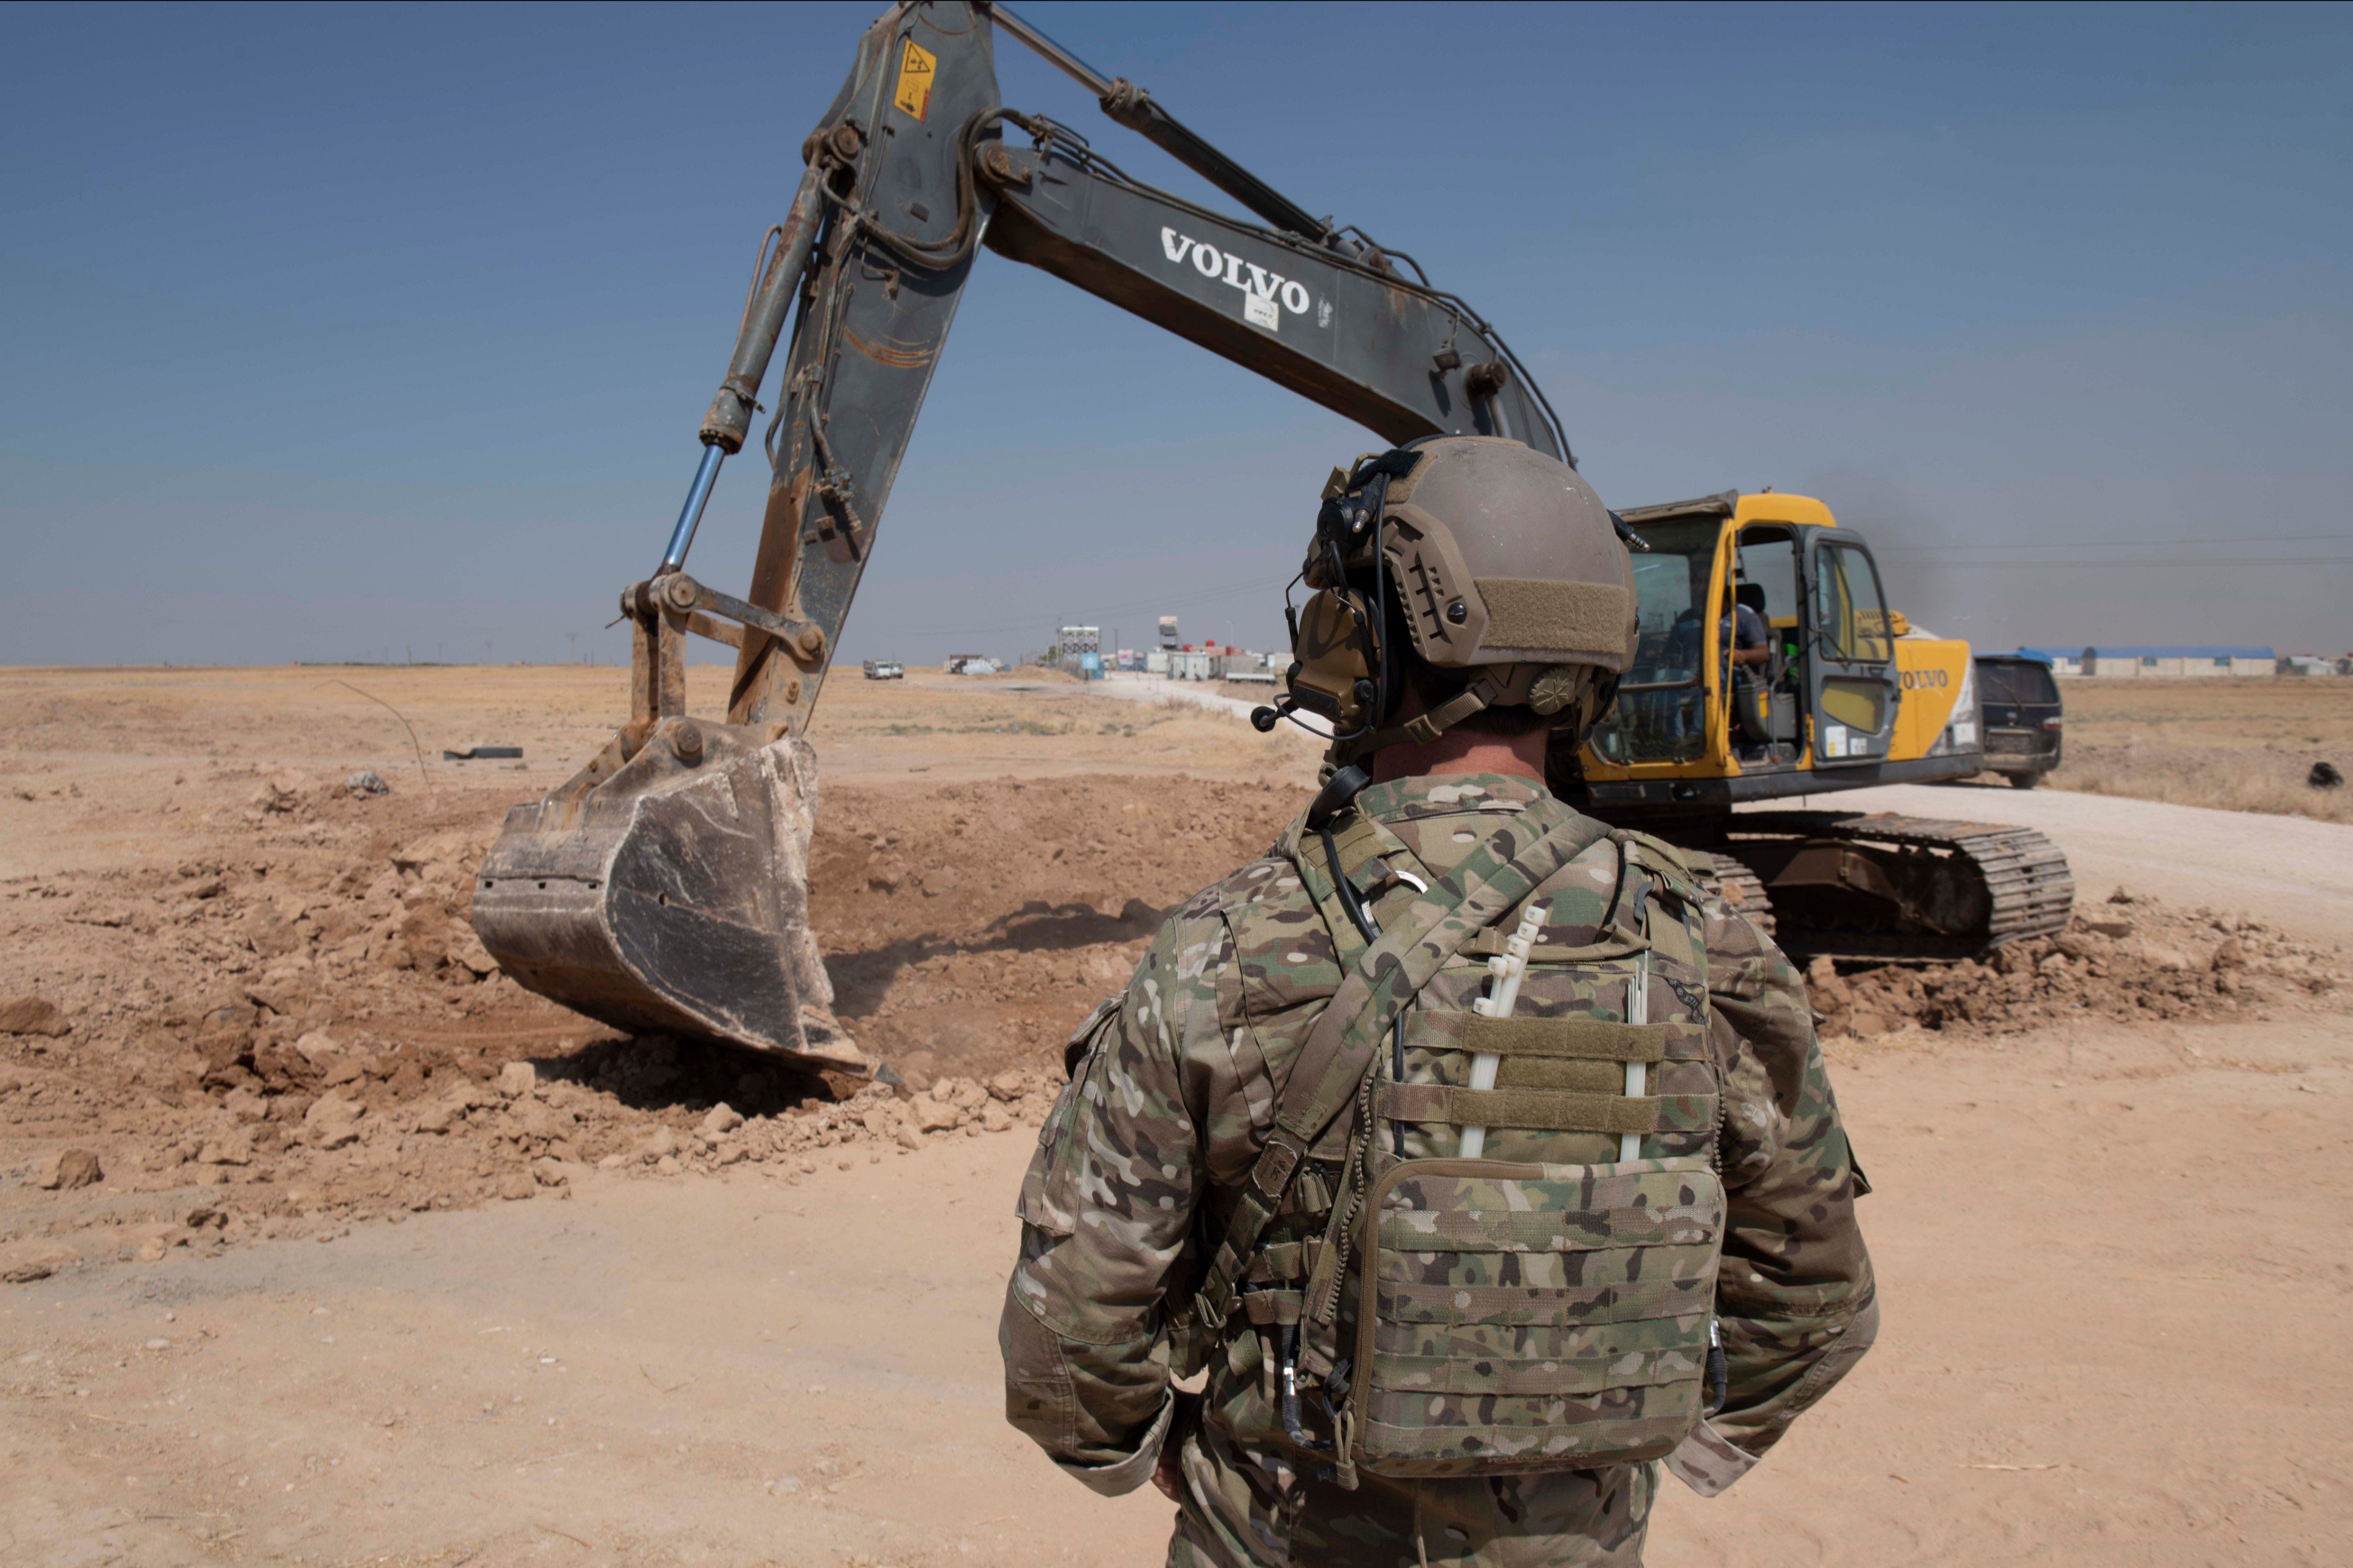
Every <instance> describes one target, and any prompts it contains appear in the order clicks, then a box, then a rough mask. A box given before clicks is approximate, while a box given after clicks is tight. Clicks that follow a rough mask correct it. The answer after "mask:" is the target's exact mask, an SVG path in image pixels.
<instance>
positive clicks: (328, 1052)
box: [294, 1029, 343, 1068]
mask: <svg viewBox="0 0 2353 1568" xmlns="http://www.w3.org/2000/svg"><path fill="white" fill-rule="evenodd" d="M294 1050H295V1053H296V1054H297V1055H299V1056H300V1057H301V1058H302V1059H303V1060H304V1061H306V1062H309V1063H310V1064H311V1066H312V1067H313V1068H325V1067H326V1066H327V1065H328V1064H329V1063H331V1062H332V1061H333V1060H334V1059H335V1058H338V1057H340V1056H342V1055H343V1047H342V1046H340V1045H337V1044H336V1043H335V1037H334V1036H332V1035H331V1034H329V1033H327V1031H326V1030H324V1029H313V1030H311V1032H310V1033H309V1034H307V1035H304V1036H303V1037H301V1039H299V1040H296V1041H295V1042H294Z"/></svg>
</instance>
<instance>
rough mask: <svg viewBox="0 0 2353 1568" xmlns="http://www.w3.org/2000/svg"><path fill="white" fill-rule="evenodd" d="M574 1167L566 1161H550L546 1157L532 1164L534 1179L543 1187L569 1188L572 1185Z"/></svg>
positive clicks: (543, 1156)
mask: <svg viewBox="0 0 2353 1568" xmlns="http://www.w3.org/2000/svg"><path fill="white" fill-rule="evenodd" d="M572 1172H573V1166H572V1165H571V1164H570V1163H568V1162H566V1161H563V1160H553V1159H549V1158H548V1157H546V1156H545V1155H542V1156H541V1157H540V1158H538V1159H536V1160H533V1162H532V1163H531V1174H532V1179H533V1181H535V1182H537V1183H538V1184H540V1185H541V1186H543V1187H568V1186H570V1185H571V1184H572Z"/></svg>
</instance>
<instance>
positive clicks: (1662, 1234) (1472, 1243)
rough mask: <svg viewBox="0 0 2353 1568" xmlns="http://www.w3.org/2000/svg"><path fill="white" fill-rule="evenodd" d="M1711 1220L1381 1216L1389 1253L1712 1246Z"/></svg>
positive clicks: (1616, 1214)
mask: <svg viewBox="0 0 2353 1568" xmlns="http://www.w3.org/2000/svg"><path fill="white" fill-rule="evenodd" d="M1709 1220H1710V1216H1709V1215H1706V1214H1704V1213H1703V1212H1701V1211H1700V1210H1697V1209H1694V1208H1654V1207H1651V1206H1648V1205H1645V1206H1643V1207H1640V1208H1622V1209H1587V1210H1582V1211H1579V1210H1571V1211H1569V1212H1567V1213H1565V1214H1564V1213H1559V1212H1554V1213H1550V1214H1547V1213H1545V1212H1543V1211H1542V1210H1537V1211H1535V1212H1530V1211H1527V1210H1524V1209H1519V1210H1514V1209H1439V1210H1436V1211H1434V1212H1417V1211H1399V1210H1397V1209H1390V1210H1388V1211H1387V1212H1385V1213H1384V1214H1383V1215H1381V1248H1382V1250H1383V1251H1384V1252H1392V1251H1393V1252H1399V1253H1410V1254H1415V1255H1428V1254H1433V1253H1440V1252H1601V1251H1605V1250H1608V1249H1609V1248H1612V1247H1625V1248H1629V1249H1630V1248H1634V1247H1706V1246H1709V1245H1711V1244H1712V1243H1713V1242H1714V1241H1715V1227H1714V1226H1712V1225H1711V1224H1710V1223H1709Z"/></svg>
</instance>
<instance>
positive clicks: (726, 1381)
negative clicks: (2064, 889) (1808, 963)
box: [0, 1022, 2353, 1568]
mask: <svg viewBox="0 0 2353 1568" xmlns="http://www.w3.org/2000/svg"><path fill="white" fill-rule="evenodd" d="M1835 1070H1836V1072H1837V1075H1838V1082H1839V1085H1840V1091H1841V1098H1842V1100H1843V1101H1844V1102H1845V1105H1846V1108H1847V1112H1848V1115H1849V1117H1850V1119H1851V1121H1852V1127H1853V1130H1854V1131H1853V1135H1854V1138H1855V1141H1856V1144H1857V1147H1858V1149H1859V1151H1860V1152H1862V1157H1863V1158H1864V1160H1865V1162H1866V1163H1867V1164H1868V1166H1869V1168H1870V1170H1871V1172H1872V1174H1873V1179H1874V1180H1875V1181H1876V1182H1877V1184H1878V1186H1879V1191H1878V1192H1877V1194H1874V1195H1873V1197H1871V1198H1870V1199H1868V1200H1866V1201H1865V1204H1864V1215H1865V1220H1866V1224H1867V1225H1868V1227H1869V1235H1870V1237H1871V1240H1872V1245H1873V1251H1874V1253H1875V1254H1876V1256H1877V1258H1878V1261H1879V1265H1880V1268H1881V1270H1882V1276H1883V1290H1884V1292H1885V1307H1886V1330H1885V1332H1884V1335H1883V1339H1882V1341H1881V1343H1880V1346H1879V1348H1878V1350H1877V1351H1876V1352H1873V1355H1872V1357H1871V1358H1870V1359H1869V1360H1868V1361H1867V1362H1865V1363H1864V1364H1863V1366H1862V1369H1861V1370H1860V1371H1859V1372H1858V1373H1856V1374H1855V1375H1854V1377H1853V1378H1852V1380H1851V1381H1850V1382H1849V1383H1848V1384H1846V1385H1845V1386H1844V1387H1842V1388H1841V1390H1840V1391H1839V1392H1838V1393H1837V1394H1835V1395H1834V1396H1833V1397H1832V1398H1831V1400H1830V1401H1829V1402H1828V1403H1827V1405H1824V1406H1823V1407H1822V1409H1821V1410H1820V1412H1819V1413H1817V1415H1814V1416H1813V1417H1811V1418H1810V1420H1809V1421H1808V1422H1807V1423H1805V1424H1804V1425H1802V1426H1800V1427H1799V1429H1798V1430H1797V1431H1796V1433H1795V1434H1793V1436H1791V1437H1790V1438H1789V1439H1788V1442H1787V1443H1785V1444H1784V1445H1783V1446H1782V1447H1781V1448H1780V1449H1779V1450H1778V1452H1777V1453H1776V1454H1775V1455H1774V1456H1773V1458H1772V1459H1771V1461H1770V1462H1769V1463H1768V1464H1767V1465H1766V1466H1765V1467H1764V1468H1761V1469H1760V1470H1759V1471H1758V1472H1757V1474H1756V1475H1754V1476H1753V1477H1751V1478H1750V1479H1748V1480H1746V1482H1744V1483H1743V1484H1742V1485H1741V1486H1740V1487H1739V1488H1738V1489H1736V1490H1735V1491H1734V1492H1732V1493H1731V1494H1730V1495H1728V1496H1727V1497H1725V1498H1724V1499H1722V1500H1718V1501H1716V1502H1714V1503H1702V1502H1700V1501H1699V1500H1697V1499H1694V1498H1693V1497H1691V1496H1690V1495H1689V1494H1687V1493H1685V1492H1683V1490H1682V1489H1680V1488H1677V1487H1673V1486H1672V1485H1671V1486H1669V1487H1668V1488H1667V1489H1666V1490H1665V1493H1664V1494H1663V1498H1662V1505H1661V1510H1660V1516H1659V1521H1658V1524H1657V1527H1656V1530H1655V1532H1654V1536H1653V1542H1654V1544H1653V1546H1652V1549H1651V1554H1650V1557H1649V1561H1650V1562H1651V1563H1653V1564H1654V1565H1657V1568H1682V1565H1684V1564H1692V1565H1697V1564H1702V1563H1722V1564H1750V1563H1753V1564H1757V1565H1760V1568H1763V1565H1768V1564H1769V1565H1774V1568H1779V1565H1783V1564H1788V1563H1855V1564H1869V1565H1873V1568H1879V1565H1884V1564H1892V1563H2052V1564H2059V1563H2064V1564H2069V1565H2071V1568H2098V1565H2105V1564H2117V1565H2123V1564H2127V1563H2129V1564H2134V1565H2143V1564H2183V1565H2188V1564H2193V1563H2196V1564H2202V1563H2341V1562H2345V1561H2347V1560H2348V1553H2353V1500H2349V1499H2348V1476H2349V1475H2353V1407H2348V1405H2347V1404H2346V1402H2345V1401H2344V1400H2343V1399H2342V1397H2341V1396H2340V1395H2341V1391H2342V1389H2343V1388H2344V1387H2345V1386H2346V1384H2347V1382H2348V1377H2353V1346H2348V1342H2347V1341H2346V1338H2345V1336H2344V1335H2343V1334H2342V1333H2341V1332H2340V1331H2339V1330H2340V1329H2341V1326H2342V1322H2343V1319H2344V1314H2345V1310H2346V1298H2347V1293H2348V1286H2349V1285H2353V1279H2348V1263H2347V1258H2346V1253H2345V1249H2344V1245H2343V1237H2344V1236H2345V1234H2346V1230H2347V1226H2348V1224H2353V1163H2349V1162H2348V1158H2347V1154H2346V1149H2347V1139H2346V1135H2347V1132H2348V1120H2353V1119H2349V1118H2348V1106H2353V1050H2348V1036H2347V1032H2346V1030H2345V1029H2344V1027H2343V1026H2342V1023H2341V1022H2336V1023H2330V1024H2327V1025H2325V1026H2324V1025H2316V1024H2309V1023H2307V1024H2302V1025H2298V1026H2294V1027H2290V1028H2285V1029H2281V1028H2272V1027H2254V1026H2231V1027H2226V1028H2211V1027H2210V1028H2196V1027H2164V1028H2160V1029H2158V1030H2156V1031H2148V1030H2131V1031H2126V1030H2102V1029H2087V1030H2084V1031H2081V1032H2064V1031H2054V1032H2052V1033H2049V1034H2047V1035H2045V1036H2042V1037H2036V1038H2035V1039H2033V1040H2032V1041H2031V1042H2030V1043H2027V1044H2024V1045H2020V1046H2017V1047H2011V1048H2008V1049H2001V1050H1987V1049H1974V1048H1968V1047H1945V1048H1942V1049H1926V1048H1915V1049H1885V1048H1882V1049H1877V1050H1873V1049H1870V1048H1866V1047H1855V1048H1852V1049H1851V1050H1850V1051H1848V1052H1847V1053H1845V1054H1843V1055H1842V1056H1841V1058H1840V1059H1839V1060H1838V1061H1837V1063H1836V1067H1835ZM1026 1155H1027V1147H1026V1141H1024V1140H1019V1139H1014V1138H989V1139H976V1140H969V1141H965V1142H949V1143H947V1144H945V1145H944V1146H941V1147H937V1148H933V1149H927V1150H924V1151H923V1152H920V1153H916V1154H912V1155H908V1156H905V1157H903V1158H898V1159H892V1160H887V1161H884V1162H882V1163H875V1164H869V1163H860V1164H857V1165H855V1166H853V1167H852V1168H851V1169H850V1170H848V1171H840V1170H836V1169H833V1168H830V1167H828V1169H827V1170H825V1171H823V1172H821V1173H819V1174H818V1176H816V1177H813V1178H811V1179H809V1180H808V1181H807V1182H806V1183H805V1184H803V1185H801V1186H800V1187H798V1188H796V1189H790V1190H786V1189H780V1188H777V1187H776V1186H773V1185H771V1184H769V1183H768V1182H766V1181H764V1180H761V1179H759V1178H756V1177H746V1176H741V1175H735V1176H727V1177H714V1178H703V1179H695V1178H679V1179H674V1180H670V1181H662V1180H659V1179H655V1180H642V1181H638V1180H627V1179H623V1178H620V1177H597V1178H593V1179H590V1180H586V1181H584V1182H583V1183H582V1184H579V1185H578V1186H577V1187H576V1188H575V1193H576V1195H575V1197H574V1198H573V1199H572V1200H571V1201H569V1202H558V1201H552V1200H546V1199H543V1200H542V1201H540V1202H536V1203H528V1204H511V1205H499V1206H496V1207H491V1208H487V1209H482V1210H479V1211H476V1212H473V1213H470V1214H449V1215H422V1216H418V1217H417V1218H414V1219H411V1220H410V1221H409V1222H408V1223H406V1225H402V1226H367V1227H362V1228H360V1229H358V1230H354V1231H353V1232H352V1233H351V1234H350V1235H348V1236H346V1237H342V1238H341V1239H337V1240H334V1241H332V1242H331V1243H328V1244H325V1245H321V1244H319V1243H314V1242H291V1241H287V1242H274V1243H269V1244H266V1245H264V1246H261V1247H253V1248H248V1249H246V1250H243V1251H238V1252H234V1253H231V1254H228V1255H227V1256H224V1257H221V1258H215V1259H210V1260H203V1261H198V1260H195V1259H189V1260H186V1261H180V1262H167V1263H165V1264H163V1265H159V1266H156V1267H153V1268H144V1269H134V1268H116V1269H110V1270H105V1271H99V1272H90V1273H83V1274H79V1275H73V1276H60V1277H58V1278H57V1279H50V1280H44V1281H40V1282H38V1283H36V1284H33V1285H28V1286H23V1287H18V1288H16V1289H11V1290H8V1291H7V1292H6V1293H5V1294H0V1352H4V1353H5V1361H0V1366H5V1384H0V1389H5V1446H6V1453H7V1463H6V1465H5V1473H0V1528H5V1531H6V1532H7V1538H8V1542H9V1544H8V1545H6V1546H5V1548H0V1562H9V1563H61V1562H108V1561H120V1562H126V1563H209V1562H222V1563H232V1562H309V1563H358V1562H374V1561H378V1560H380V1559H381V1558H383V1557H385V1556H387V1555H388V1556H389V1558H390V1560H392V1561H395V1562H403V1563H407V1562H419V1563H458V1562H466V1563H481V1564H496V1563H551V1564H570V1563H583V1564H586V1563H632V1564H635V1563H765V1562H776V1563H853V1564H854V1563H900V1564H910V1565H913V1564H933V1563H938V1564H953V1563H966V1562H970V1563H1062V1562H1077V1563H1149V1562H1155V1561H1157V1559H1158V1554H1159V1552H1160V1550H1161V1544H1162V1542H1163V1541H1164V1539H1165V1531H1166V1517H1167V1513H1168V1510H1167V1508H1166V1505H1165V1504H1164V1503H1163V1502H1161V1500H1159V1499H1158V1498H1157V1497H1155V1496H1153V1495H1151V1494H1149V1493H1145V1494H1140V1495H1137V1496H1134V1497H1130V1498H1127V1499H1124V1500H1119V1501H1115V1502H1106V1501H1103V1500H1099V1499H1096V1498H1094V1497H1093V1496H1092V1494H1089V1493H1087V1492H1084V1491H1082V1489H1080V1488H1078V1487H1077V1486H1075V1485H1072V1484H1071V1483H1070V1482H1068V1481H1066V1480H1064V1479H1061V1478H1060V1477H1059V1476H1056V1475H1054V1474H1052V1473H1050V1470H1049V1469H1048V1468H1047V1467H1046V1465H1045V1463H1044V1462H1043V1461H1042V1460H1041V1459H1040V1458H1038V1457H1037V1456H1036V1455H1035V1454H1034V1453H1033V1452H1032V1451H1030V1450H1029V1448H1028V1447H1026V1445H1024V1444H1023V1443H1022V1442H1021V1441H1020V1440H1019V1439H1018V1438H1017V1437H1016V1436H1013V1434H1012V1433H1011V1432H1010V1431H1009V1430H1008V1429H1007V1428H1006V1427H1005V1426H1004V1425H1003V1423H1002V1421H1001V1419H1000V1416H999V1415H998V1410H999V1400H1000V1394H999V1384H998V1380H997V1361H996V1346H995V1339H994V1322H995V1318H996V1313H997V1302H998V1295H999V1292H1000V1290H1001V1289H1002V1281H1003V1277H1004V1270H1005V1268H1006V1267H1007V1265H1008V1260H1009V1258H1010V1257H1011V1253H1012V1247H1013V1222H1012V1220H1011V1218H1010V1215H1009V1214H1008V1207H1009V1205H1010V1194H1012V1192H1013V1190H1014V1188H1015V1186H1016V1184H1018V1178H1019V1171H1020V1166H1021V1164H1022V1162H1023V1161H1024V1159H1025V1158H1026ZM2224 1163H2227V1165H2228V1168H2229V1170H2230V1171H2231V1173H2232V1174H2231V1180H2230V1182H2229V1183H2228V1184H2227V1185H2225V1184H2220V1183H2218V1182H2217V1180H2216V1172H2217V1170H2218V1169H2219V1168H2221V1166H2222V1165H2223V1164H2224Z"/></svg>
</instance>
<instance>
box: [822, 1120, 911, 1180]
mask: <svg viewBox="0 0 2353 1568" xmlns="http://www.w3.org/2000/svg"><path fill="white" fill-rule="evenodd" d="M899 1146H900V1147H901V1148H902V1149H920V1148H922V1147H923V1134H922V1133H921V1132H918V1131H915V1129H913V1127H902V1128H900V1129H899ZM801 1169H802V1170H803V1171H804V1172H807V1171H814V1170H816V1169H817V1162H816V1161H814V1160H804V1161H802V1162H801Z"/></svg>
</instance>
